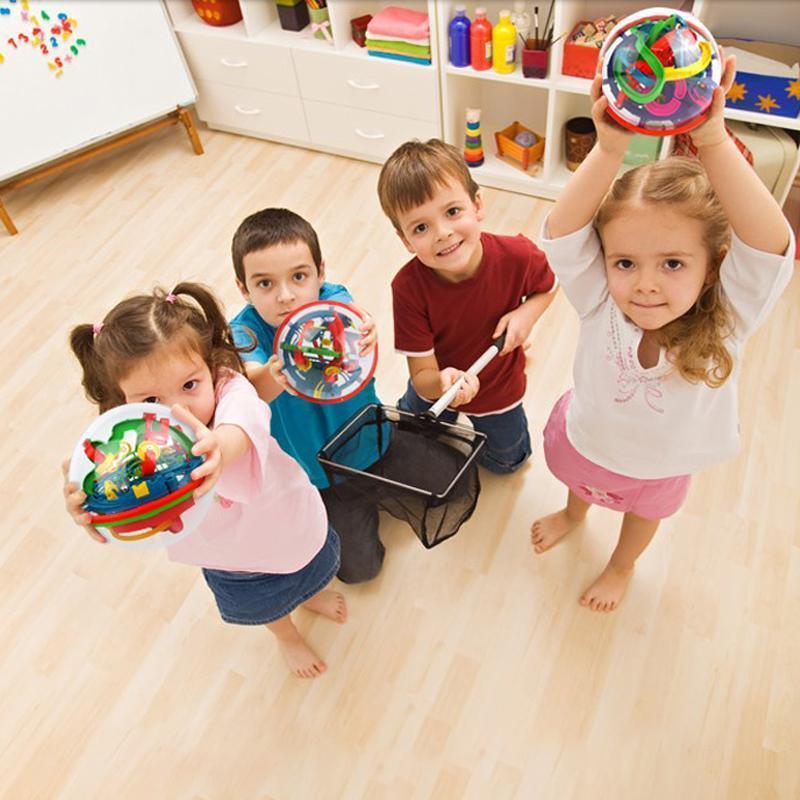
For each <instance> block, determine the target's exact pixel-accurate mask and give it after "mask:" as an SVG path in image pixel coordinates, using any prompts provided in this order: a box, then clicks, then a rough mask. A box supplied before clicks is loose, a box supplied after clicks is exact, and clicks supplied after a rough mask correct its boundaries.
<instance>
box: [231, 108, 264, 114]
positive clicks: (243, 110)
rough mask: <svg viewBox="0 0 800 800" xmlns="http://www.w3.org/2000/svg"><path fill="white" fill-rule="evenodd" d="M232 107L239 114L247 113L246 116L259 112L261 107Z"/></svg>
mask: <svg viewBox="0 0 800 800" xmlns="http://www.w3.org/2000/svg"><path fill="white" fill-rule="evenodd" d="M234 108H235V109H236V110H237V111H238V112H239V113H240V114H247V115H248V116H252V115H253V114H260V113H261V109H260V108H242V107H241V106H234Z"/></svg>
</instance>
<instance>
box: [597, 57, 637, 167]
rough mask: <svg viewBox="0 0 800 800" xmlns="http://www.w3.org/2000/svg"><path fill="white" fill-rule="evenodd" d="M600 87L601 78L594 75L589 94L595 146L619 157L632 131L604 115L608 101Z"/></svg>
mask: <svg viewBox="0 0 800 800" xmlns="http://www.w3.org/2000/svg"><path fill="white" fill-rule="evenodd" d="M598 69H599V67H598ZM602 87H603V79H602V77H601V76H600V75H599V74H598V75H595V76H594V80H593V81H592V86H591V88H590V90H589V94H590V96H591V98H592V120H593V121H594V126H595V128H596V129H597V146H598V147H599V148H600V149H601V150H603V151H604V152H606V153H609V154H612V155H621V154H623V153H625V151H626V150H627V149H628V145H629V144H630V140H631V137H632V136H633V131H629V130H628V129H627V128H623V127H622V125H620V124H619V123H618V122H615V121H614V120H613V119H612V118H611V117H610V116H609V115H608V114H607V113H606V109H607V108H608V99H607V98H606V97H605V95H604V94H603V90H602Z"/></svg>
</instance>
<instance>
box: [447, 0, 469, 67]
mask: <svg viewBox="0 0 800 800" xmlns="http://www.w3.org/2000/svg"><path fill="white" fill-rule="evenodd" d="M448 33H449V37H450V63H451V64H452V65H453V66H454V67H468V66H469V19H467V9H466V8H465V7H464V6H456V15H455V16H454V17H453V19H451V20H450V27H449V28H448Z"/></svg>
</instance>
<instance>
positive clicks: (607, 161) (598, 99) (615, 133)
mask: <svg viewBox="0 0 800 800" xmlns="http://www.w3.org/2000/svg"><path fill="white" fill-rule="evenodd" d="M601 85H602V79H601V78H600V76H595V79H594V81H593V82H592V88H591V97H592V101H593V105H592V119H593V120H594V124H595V127H596V128H597V143H596V144H595V146H594V147H593V148H592V150H591V152H590V153H589V155H588V156H587V157H586V158H585V159H584V161H582V162H581V164H580V166H579V167H578V169H577V170H576V171H575V173H574V175H573V176H572V177H571V178H570V179H569V182H568V183H567V185H566V187H565V188H564V190H563V191H562V192H561V194H560V195H559V197H558V200H557V201H556V205H555V208H554V209H553V210H552V211H551V212H550V216H549V217H548V219H547V226H548V230H547V232H548V234H549V235H550V238H552V239H558V238H560V237H561V236H566V235H567V234H570V233H573V232H574V231H577V230H580V229H581V228H582V227H584V225H586V224H588V223H589V222H591V220H592V218H593V217H594V215H595V212H596V211H597V209H598V207H599V206H600V203H601V202H602V200H603V198H604V197H605V196H606V192H607V191H608V189H609V187H610V186H611V184H612V183H613V182H614V179H615V178H616V177H617V172H618V171H619V168H620V166H621V164H622V158H623V156H624V155H625V151H626V150H627V149H628V143H629V141H630V137H631V135H632V134H631V133H630V131H627V130H626V129H625V128H623V127H622V126H621V125H617V123H616V122H614V121H613V120H612V119H611V118H610V117H609V116H608V115H607V114H606V109H607V108H608V100H606V98H605V97H603V95H602V92H601V90H600V87H601Z"/></svg>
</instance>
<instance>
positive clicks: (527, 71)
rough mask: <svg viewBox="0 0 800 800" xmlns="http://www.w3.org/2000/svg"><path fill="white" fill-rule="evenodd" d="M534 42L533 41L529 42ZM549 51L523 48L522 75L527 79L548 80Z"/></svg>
mask: <svg viewBox="0 0 800 800" xmlns="http://www.w3.org/2000/svg"><path fill="white" fill-rule="evenodd" d="M529 41H533V40H529ZM549 56H550V51H549V50H537V49H536V48H533V47H532V48H527V47H523V48H522V74H523V75H524V76H525V77H526V78H546V77H547V62H548V59H549Z"/></svg>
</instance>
